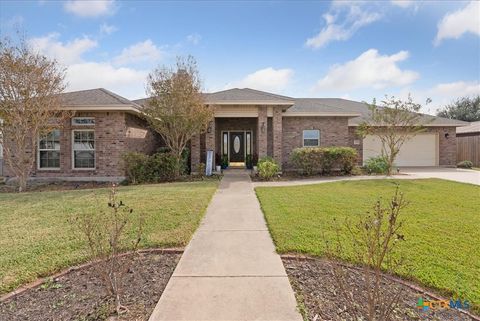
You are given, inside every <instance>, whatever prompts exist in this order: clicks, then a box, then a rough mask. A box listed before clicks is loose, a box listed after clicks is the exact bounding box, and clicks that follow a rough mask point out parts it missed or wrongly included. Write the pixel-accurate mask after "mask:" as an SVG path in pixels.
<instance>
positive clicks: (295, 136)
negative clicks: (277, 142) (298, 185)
mask: <svg viewBox="0 0 480 321" xmlns="http://www.w3.org/2000/svg"><path fill="white" fill-rule="evenodd" d="M305 129H317V130H320V146H322V147H323V146H347V144H348V137H349V136H348V118H347V117H283V124H282V133H283V134H282V139H283V143H282V145H283V150H282V161H283V167H284V169H286V170H288V169H293V165H292V164H291V162H290V154H291V152H292V151H293V150H294V149H295V148H298V147H302V146H303V130H305Z"/></svg>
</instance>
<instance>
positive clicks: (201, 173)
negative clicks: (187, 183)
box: [197, 163, 206, 179]
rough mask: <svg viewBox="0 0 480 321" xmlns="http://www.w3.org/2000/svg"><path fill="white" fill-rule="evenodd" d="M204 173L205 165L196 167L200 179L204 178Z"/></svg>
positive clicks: (201, 164)
mask: <svg viewBox="0 0 480 321" xmlns="http://www.w3.org/2000/svg"><path fill="white" fill-rule="evenodd" d="M205 173H206V165H205V163H200V164H198V165H197V176H198V177H200V178H202V179H203V178H204V177H205Z"/></svg>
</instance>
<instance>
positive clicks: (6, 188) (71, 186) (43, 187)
mask: <svg viewBox="0 0 480 321" xmlns="http://www.w3.org/2000/svg"><path fill="white" fill-rule="evenodd" d="M221 178H222V176H221V175H217V174H214V175H212V176H210V177H205V176H192V175H185V176H181V177H179V178H178V179H177V180H174V181H167V182H158V183H145V184H142V185H149V184H160V183H183V182H198V181H206V180H213V181H218V180H220V179H221ZM123 184H124V183H123V182H122V185H123ZM111 186H112V183H111V182H97V181H90V182H87V181H86V182H74V181H61V180H59V181H53V182H41V181H38V182H34V183H29V185H28V186H27V192H48V191H68V190H77V189H94V188H105V187H111ZM17 190H18V187H17V186H15V185H13V184H5V183H0V193H16V192H17Z"/></svg>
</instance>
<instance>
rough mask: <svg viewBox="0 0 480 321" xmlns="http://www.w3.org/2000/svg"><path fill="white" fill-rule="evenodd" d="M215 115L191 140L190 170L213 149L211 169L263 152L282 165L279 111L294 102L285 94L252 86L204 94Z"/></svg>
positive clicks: (244, 162) (247, 162) (250, 160)
mask: <svg viewBox="0 0 480 321" xmlns="http://www.w3.org/2000/svg"><path fill="white" fill-rule="evenodd" d="M206 104H207V105H210V106H212V107H213V108H214V111H215V117H214V119H213V120H212V121H211V122H210V123H209V125H208V128H207V131H206V132H205V133H203V134H199V135H196V136H194V137H193V138H192V141H191V170H192V172H196V171H197V169H198V166H199V164H200V163H206V155H207V152H208V151H213V162H212V170H215V167H216V166H218V165H220V166H222V167H232V166H233V167H240V168H246V167H251V166H254V165H255V164H256V161H257V160H258V159H260V158H262V157H265V156H271V157H273V158H274V159H275V160H276V161H277V162H278V164H279V165H280V166H281V165H282V114H283V112H284V111H285V110H287V109H288V108H289V107H291V106H292V105H293V104H294V101H293V100H292V99H291V98H289V97H284V96H280V95H274V94H270V93H265V92H261V91H257V90H253V89H238V88H235V89H230V90H226V91H221V92H216V93H213V94H207V95H206Z"/></svg>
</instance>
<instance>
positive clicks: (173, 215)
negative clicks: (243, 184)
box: [0, 181, 218, 293]
mask: <svg viewBox="0 0 480 321" xmlns="http://www.w3.org/2000/svg"><path fill="white" fill-rule="evenodd" d="M217 184H218V182H216V181H206V182H192V183H172V184H158V185H143V186H127V187H120V188H119V199H120V200H122V201H123V202H124V203H125V204H126V205H128V206H129V207H131V208H133V209H134V210H135V211H141V212H142V213H144V214H145V227H144V239H143V241H142V243H141V246H142V247H167V246H184V245H186V244H187V243H188V241H189V240H190V238H191V236H192V234H193V232H194V231H195V229H196V228H197V226H198V224H199V222H200V219H201V218H202V216H203V213H204V212H205V209H206V207H207V205H208V203H209V202H210V199H211V197H212V195H213V193H214V192H215V190H216V188H217ZM107 195H108V189H95V190H76V191H54V192H34V193H23V194H13V193H10V194H7V193H3V194H0V293H5V292H7V291H10V290H12V289H14V288H15V287H17V286H19V285H20V284H22V283H25V282H29V281H32V280H35V279H36V278H37V277H39V276H45V275H49V274H52V273H54V272H56V271H59V270H60V269H62V268H65V267H68V266H72V265H75V264H78V263H80V262H83V261H86V260H87V259H88V257H87V252H86V251H85V250H84V249H85V246H84V245H85V244H83V242H81V241H79V240H78V238H76V237H75V236H74V235H75V233H73V232H74V231H73V226H72V224H71V223H69V218H70V217H71V216H72V214H73V213H78V211H88V210H93V208H95V204H96V202H97V201H96V200H98V201H99V202H100V204H101V205H102V206H105V205H106V202H107Z"/></svg>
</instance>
